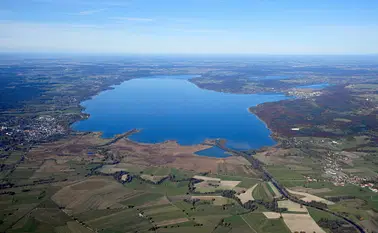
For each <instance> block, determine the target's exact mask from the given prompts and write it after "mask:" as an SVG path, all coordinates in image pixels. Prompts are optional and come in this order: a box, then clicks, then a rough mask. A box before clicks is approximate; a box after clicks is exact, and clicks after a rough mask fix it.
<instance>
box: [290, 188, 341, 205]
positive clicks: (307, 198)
mask: <svg viewBox="0 0 378 233" xmlns="http://www.w3.org/2000/svg"><path fill="white" fill-rule="evenodd" d="M286 190H287V191H288V192H289V193H291V194H295V195H300V196H304V197H303V198H301V200H303V201H305V202H311V201H317V202H322V203H325V204H327V205H333V204H335V203H333V202H332V201H328V200H326V199H324V198H321V197H317V196H315V195H312V194H309V193H305V192H298V191H293V190H290V189H286Z"/></svg>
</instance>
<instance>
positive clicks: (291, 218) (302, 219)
mask: <svg viewBox="0 0 378 233" xmlns="http://www.w3.org/2000/svg"><path fill="white" fill-rule="evenodd" d="M282 217H283V219H284V222H285V224H286V225H287V227H289V229H290V231H291V232H293V233H294V232H316V233H325V231H324V230H323V229H322V228H320V227H319V226H318V224H316V222H315V221H314V219H312V218H311V216H310V215H309V214H282Z"/></svg>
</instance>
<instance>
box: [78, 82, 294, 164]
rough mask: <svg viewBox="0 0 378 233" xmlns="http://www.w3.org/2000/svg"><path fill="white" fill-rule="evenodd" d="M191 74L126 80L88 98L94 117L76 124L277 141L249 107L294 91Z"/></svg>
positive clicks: (154, 135) (248, 145)
mask: <svg viewBox="0 0 378 233" xmlns="http://www.w3.org/2000/svg"><path fill="white" fill-rule="evenodd" d="M191 77H193V76H155V77H148V78H142V79H133V80H130V81H126V82H124V83H122V84H121V85H118V86H115V87H114V88H115V89H113V90H108V91H104V92H101V93H100V94H99V95H97V96H95V97H93V98H92V99H90V100H87V101H85V102H83V103H82V105H83V106H84V107H85V108H86V110H85V112H86V113H89V114H90V117H89V119H87V120H83V121H80V122H77V123H75V124H74V125H73V126H72V127H73V128H74V129H75V130H78V131H101V132H103V137H113V136H114V135H116V134H120V133H124V132H126V131H128V130H131V129H133V128H138V129H142V131H141V132H140V133H137V134H134V135H132V136H131V137H130V139H132V140H134V141H138V142H145V143H157V142H163V141H166V140H176V141H178V143H180V144H182V145H192V144H198V143H201V142H203V141H204V140H205V139H216V138H223V139H226V140H227V146H229V147H231V148H233V149H241V150H245V149H254V148H260V147H262V146H270V145H273V144H274V143H275V142H274V140H273V139H272V138H271V137H270V133H271V132H270V131H269V129H267V128H266V126H265V124H264V123H263V122H262V121H260V120H259V119H258V118H257V117H256V116H255V115H253V114H251V113H249V112H248V108H249V107H251V106H255V105H257V104H260V103H264V102H273V101H279V100H283V99H286V98H288V97H286V96H284V95H281V94H269V95H257V94H251V95H243V94H229V93H220V92H215V91H209V90H203V89H200V88H198V87H197V86H195V85H194V84H192V83H190V82H189V81H188V80H187V79H189V78H191ZM216 151H217V150H216V148H214V149H212V150H210V151H207V152H206V151H205V152H198V153H199V154H201V153H205V154H207V155H209V154H217V152H216ZM218 152H219V151H218ZM218 155H219V156H220V157H221V156H222V155H221V154H220V153H218ZM223 155H224V154H223Z"/></svg>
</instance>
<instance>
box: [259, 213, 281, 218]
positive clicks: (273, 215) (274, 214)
mask: <svg viewBox="0 0 378 233" xmlns="http://www.w3.org/2000/svg"><path fill="white" fill-rule="evenodd" d="M263 214H264V215H265V217H266V218H268V219H278V218H280V217H281V214H280V213H276V212H263Z"/></svg>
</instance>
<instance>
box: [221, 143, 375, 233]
mask: <svg viewBox="0 0 378 233" xmlns="http://www.w3.org/2000/svg"><path fill="white" fill-rule="evenodd" d="M216 146H218V147H219V148H220V149H222V150H225V151H227V152H231V153H233V154H236V155H238V156H243V157H244V158H246V159H247V160H248V161H249V162H250V163H251V164H252V166H253V167H254V168H255V169H257V170H259V171H260V172H262V173H263V174H264V175H265V176H266V177H267V178H268V179H269V181H271V182H272V183H273V184H274V186H275V187H276V188H277V189H278V190H279V191H280V193H281V194H282V195H283V196H284V197H285V198H287V199H289V200H291V201H292V202H295V203H298V204H302V205H305V206H309V207H312V208H316V209H318V210H321V211H324V212H327V213H329V214H332V215H334V216H336V217H339V218H342V219H344V220H345V221H346V222H348V223H349V224H351V225H352V226H354V227H355V228H356V229H357V230H358V231H359V232H360V233H367V232H366V231H365V230H364V229H363V228H362V227H361V226H360V225H358V224H357V223H355V222H353V221H352V220H351V219H349V218H347V217H345V216H342V215H340V214H338V213H336V212H333V211H331V210H329V209H325V208H321V207H316V206H313V205H311V204H310V203H307V202H304V201H302V202H299V201H298V199H296V198H293V197H292V196H291V195H290V194H289V193H288V192H287V191H286V189H285V188H284V187H283V186H282V185H280V184H279V182H278V181H277V180H276V179H274V177H273V176H272V175H271V174H270V173H269V172H268V171H267V170H266V169H265V168H264V167H263V166H262V165H261V162H260V161H259V160H257V159H255V158H253V156H251V155H250V154H247V153H246V152H243V151H237V150H234V149H230V148H227V147H226V145H225V144H224V143H220V142H219V141H217V142H216Z"/></svg>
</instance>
